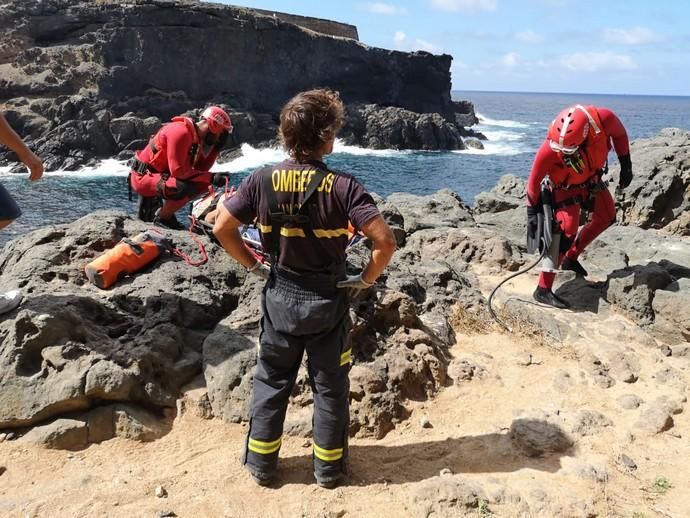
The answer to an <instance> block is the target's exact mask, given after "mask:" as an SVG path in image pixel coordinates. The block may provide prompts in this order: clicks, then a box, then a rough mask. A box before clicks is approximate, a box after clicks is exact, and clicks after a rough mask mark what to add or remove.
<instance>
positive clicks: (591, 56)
mask: <svg viewBox="0 0 690 518" xmlns="http://www.w3.org/2000/svg"><path fill="white" fill-rule="evenodd" d="M559 65H560V66H561V67H562V68H565V69H566V70H571V71H576V72H598V71H600V70H606V69H613V70H635V69H636V68H637V64H636V63H635V62H634V61H633V59H632V58H631V57H630V56H627V55H625V54H614V53H612V52H576V53H574V54H569V55H567V56H562V57H561V58H560V59H559Z"/></svg>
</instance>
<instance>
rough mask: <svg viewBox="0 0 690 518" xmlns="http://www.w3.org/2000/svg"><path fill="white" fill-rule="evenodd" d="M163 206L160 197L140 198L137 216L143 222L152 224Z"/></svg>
mask: <svg viewBox="0 0 690 518" xmlns="http://www.w3.org/2000/svg"><path fill="white" fill-rule="evenodd" d="M161 205H163V203H162V201H161V199H160V198H159V197H158V196H141V195H140V196H139V204H138V206H137V216H138V217H139V219H140V220H141V221H147V222H151V221H153V218H155V217H156V211H157V210H158V209H160V208H161Z"/></svg>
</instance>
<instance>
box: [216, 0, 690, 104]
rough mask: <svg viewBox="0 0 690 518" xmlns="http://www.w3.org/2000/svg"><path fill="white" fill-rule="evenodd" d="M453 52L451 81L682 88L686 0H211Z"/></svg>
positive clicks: (460, 85)
mask: <svg viewBox="0 0 690 518" xmlns="http://www.w3.org/2000/svg"><path fill="white" fill-rule="evenodd" d="M216 1H217V2H219V3H226V4H233V5H241V6H245V7H256V8H259V9H268V10H275V11H280V12H287V13H292V14H299V15H303V16H314V17H318V18H326V19H329V20H335V21H339V22H344V23H349V24H352V25H355V26H357V29H358V31H359V39H360V41H361V42H362V43H365V44H367V45H370V46H374V47H382V48H386V49H396V50H404V51H414V50H425V51H427V52H431V53H434V54H450V55H451V56H453V65H452V68H451V72H452V77H453V90H460V91H463V90H464V91H468V90H483V91H512V92H568V93H571V92H572V93H603V94H644V95H690V2H689V1H687V0H675V1H674V0H625V1H624V0H577V1H575V0H399V1H384V2H366V1H357V0H355V1H347V0H337V1H325V2H324V1H322V0H302V1H295V0H293V1H288V0H259V1H254V2H242V1H228V0H221V1H219V0H216Z"/></svg>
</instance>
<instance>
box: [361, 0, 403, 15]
mask: <svg viewBox="0 0 690 518" xmlns="http://www.w3.org/2000/svg"><path fill="white" fill-rule="evenodd" d="M366 10H367V11H369V12H370V13H374V14H387V15H396V14H407V9H405V8H404V7H398V6H397V5H392V4H386V3H383V2H373V3H369V4H367V5H366Z"/></svg>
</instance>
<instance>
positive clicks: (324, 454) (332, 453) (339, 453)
mask: <svg viewBox="0 0 690 518" xmlns="http://www.w3.org/2000/svg"><path fill="white" fill-rule="evenodd" d="M314 455H316V457H317V458H318V459H321V460H323V461H325V462H333V461H336V460H340V459H342V458H343V449H342V448H336V449H334V450H325V449H323V448H321V447H320V446H317V445H316V444H314Z"/></svg>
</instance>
